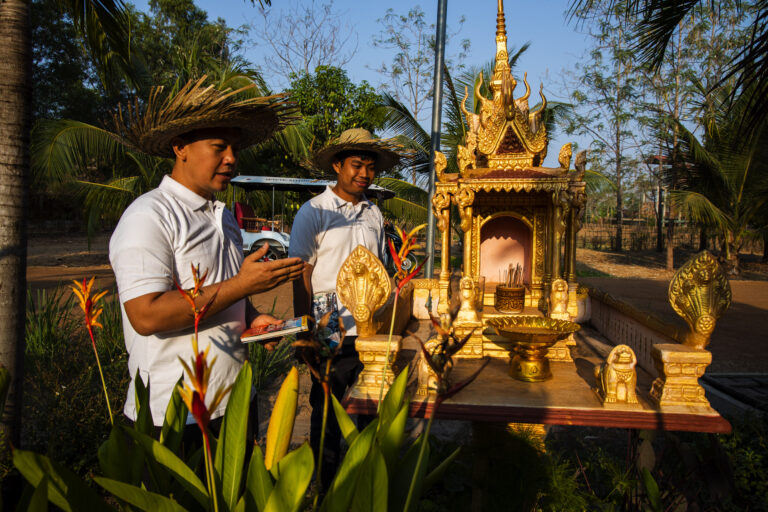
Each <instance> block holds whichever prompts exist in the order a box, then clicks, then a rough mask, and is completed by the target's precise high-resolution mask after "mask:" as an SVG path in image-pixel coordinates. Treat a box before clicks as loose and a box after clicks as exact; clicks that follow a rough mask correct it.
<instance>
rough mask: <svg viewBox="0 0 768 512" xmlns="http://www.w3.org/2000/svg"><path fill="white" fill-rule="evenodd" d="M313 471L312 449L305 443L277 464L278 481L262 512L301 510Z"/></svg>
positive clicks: (294, 511) (292, 511)
mask: <svg viewBox="0 0 768 512" xmlns="http://www.w3.org/2000/svg"><path fill="white" fill-rule="evenodd" d="M314 469H315V462H314V456H313V455H312V449H311V448H310V447H309V444H307V443H306V442H305V443H304V444H302V445H301V447H300V448H298V449H296V450H293V451H292V452H290V453H288V454H287V455H286V456H285V457H283V458H282V460H281V461H280V462H278V463H277V472H278V475H279V476H278V479H277V482H275V487H274V489H273V490H272V492H271V493H270V495H269V499H268V500H267V505H266V507H264V512H289V511H291V512H296V511H298V510H300V509H301V505H302V504H303V502H304V495H305V494H306V492H307V487H309V482H310V480H312V471H313V470H314Z"/></svg>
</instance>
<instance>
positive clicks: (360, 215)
mask: <svg viewBox="0 0 768 512" xmlns="http://www.w3.org/2000/svg"><path fill="white" fill-rule="evenodd" d="M358 245H362V246H364V247H365V248H366V249H368V250H369V251H371V252H372V253H373V254H375V255H377V256H378V257H379V258H380V259H381V260H382V261H385V251H386V250H387V249H386V244H385V241H384V218H383V217H382V216H381V211H380V210H379V208H378V207H377V206H376V205H375V204H373V203H372V202H370V201H368V200H367V199H366V198H363V200H362V201H360V202H358V203H357V204H356V205H355V204H352V203H350V202H348V201H345V200H344V199H342V198H340V197H339V196H337V195H336V193H335V192H334V191H333V190H331V187H326V189H325V192H323V193H322V194H318V195H317V196H315V197H313V198H312V199H310V200H309V201H307V202H306V203H304V204H303V205H302V206H301V208H300V209H299V211H298V213H297V214H296V218H295V219H294V221H293V226H292V227H291V244H290V247H289V250H288V254H289V255H290V256H295V257H298V258H301V259H302V260H304V261H306V262H307V263H309V264H310V265H312V267H313V270H312V292H313V293H327V292H335V291H336V276H337V275H338V274H339V269H341V265H342V264H343V263H344V260H345V259H347V256H349V255H350V254H351V253H352V251H353V250H354V248H355V247H357V246H358ZM339 315H340V317H341V318H342V320H343V321H344V327H345V329H346V331H347V335H348V336H352V335H355V334H357V327H356V326H355V320H354V319H353V318H352V313H350V312H349V311H348V310H347V309H346V308H345V307H344V306H343V305H342V304H341V303H339Z"/></svg>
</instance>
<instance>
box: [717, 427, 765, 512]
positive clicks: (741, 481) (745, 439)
mask: <svg viewBox="0 0 768 512" xmlns="http://www.w3.org/2000/svg"><path fill="white" fill-rule="evenodd" d="M719 439H720V442H721V443H722V445H723V447H724V448H725V449H726V451H727V453H728V455H729V457H730V459H731V463H732V467H733V478H734V484H735V486H736V490H737V492H736V497H737V500H736V503H738V505H739V506H740V507H742V508H741V510H754V511H768V416H766V415H760V416H755V415H747V416H746V417H744V418H742V419H740V420H739V421H734V422H733V432H732V433H731V434H729V435H721V436H719Z"/></svg>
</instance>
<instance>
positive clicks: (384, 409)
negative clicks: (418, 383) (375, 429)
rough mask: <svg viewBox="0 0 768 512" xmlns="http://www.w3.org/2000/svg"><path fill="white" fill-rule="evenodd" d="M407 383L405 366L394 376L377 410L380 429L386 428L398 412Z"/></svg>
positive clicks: (406, 368)
mask: <svg viewBox="0 0 768 512" xmlns="http://www.w3.org/2000/svg"><path fill="white" fill-rule="evenodd" d="M407 384H408V367H407V366H406V367H405V368H404V369H403V371H401V372H400V374H399V375H398V376H397V378H395V381H394V382H393V383H392V385H391V386H390V388H389V391H387V395H386V396H385V397H384V401H383V403H382V405H381V409H380V410H379V421H380V422H381V427H382V428H381V429H380V430H384V429H386V428H388V426H389V424H390V423H391V422H392V421H393V420H394V419H395V417H396V416H397V414H398V413H399V412H400V406H401V405H402V404H403V397H404V396H405V387H406V385H407Z"/></svg>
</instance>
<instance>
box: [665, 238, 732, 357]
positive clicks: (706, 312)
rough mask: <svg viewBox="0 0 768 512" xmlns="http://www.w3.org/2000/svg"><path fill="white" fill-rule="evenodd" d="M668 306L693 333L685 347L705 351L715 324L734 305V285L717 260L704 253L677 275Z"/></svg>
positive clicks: (692, 259)
mask: <svg viewBox="0 0 768 512" xmlns="http://www.w3.org/2000/svg"><path fill="white" fill-rule="evenodd" d="M669 303H670V304H671V305H672V309H674V310H675V313H677V314H678V315H680V316H681V317H682V318H683V320H685V321H686V323H687V324H688V327H690V329H691V332H690V334H689V336H688V337H687V338H686V340H685V345H688V346H691V347H694V348H701V349H703V348H706V346H707V345H709V338H710V336H711V335H712V331H714V329H715V322H716V321H717V319H718V318H720V317H721V316H722V315H723V313H725V311H726V310H727V309H728V307H729V306H730V305H731V285H730V284H728V279H727V278H726V277H725V272H723V269H722V268H721V267H720V264H719V263H718V262H717V260H716V259H715V258H714V256H712V255H711V254H710V253H709V252H707V251H702V252H700V253H699V254H697V255H696V256H694V257H693V258H691V259H690V260H688V261H687V262H686V263H685V264H684V265H683V266H682V267H680V268H679V269H678V271H677V272H675V275H674V276H673V277H672V281H671V282H670V283H669Z"/></svg>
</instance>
